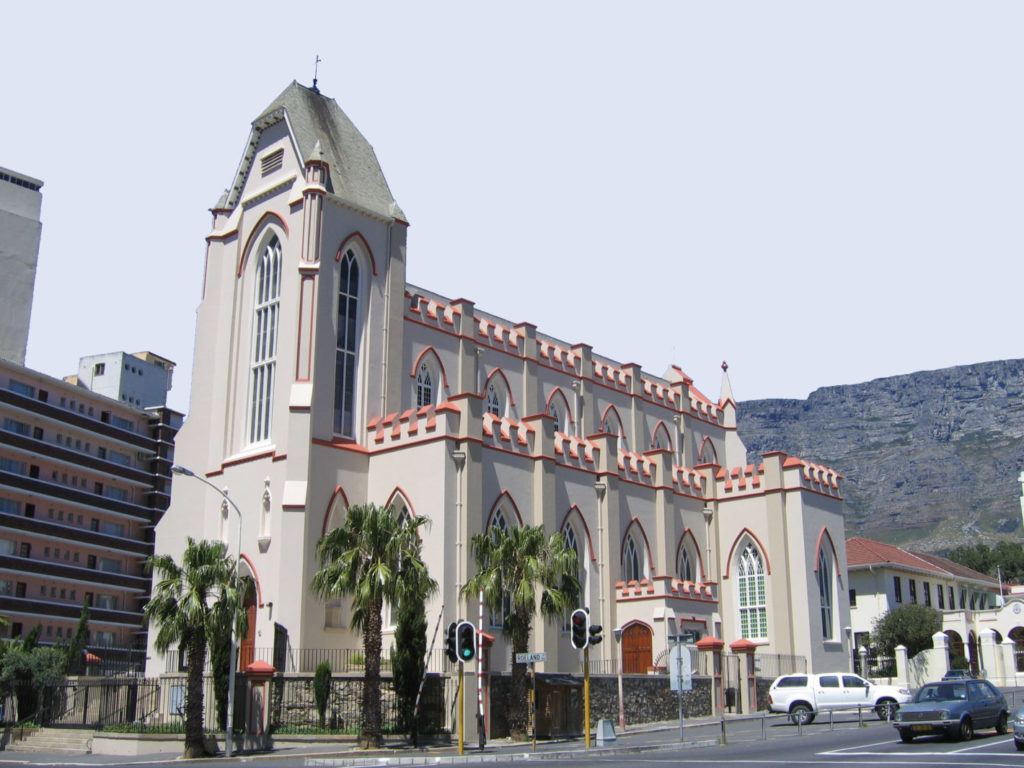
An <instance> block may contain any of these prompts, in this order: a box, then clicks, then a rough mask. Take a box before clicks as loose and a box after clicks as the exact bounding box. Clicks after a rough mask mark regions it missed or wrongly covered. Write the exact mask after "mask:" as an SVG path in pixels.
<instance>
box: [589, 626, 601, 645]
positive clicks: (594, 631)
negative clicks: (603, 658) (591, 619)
mask: <svg viewBox="0 0 1024 768" xmlns="http://www.w3.org/2000/svg"><path fill="white" fill-rule="evenodd" d="M602 640H604V637H602V636H601V625H600V624H591V625H590V644H591V645H598V644H599V643H600V642H601V641H602Z"/></svg>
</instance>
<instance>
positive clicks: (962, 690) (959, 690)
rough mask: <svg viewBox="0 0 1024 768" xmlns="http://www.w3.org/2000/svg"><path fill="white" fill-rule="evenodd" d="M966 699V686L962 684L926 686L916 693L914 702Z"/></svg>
mask: <svg viewBox="0 0 1024 768" xmlns="http://www.w3.org/2000/svg"><path fill="white" fill-rule="evenodd" d="M966 698H967V686H966V685H964V684H963V683H955V684H953V683H951V684H948V685H946V684H938V685H926V686H924V687H922V688H921V690H920V691H918V692H917V696H916V697H914V701H915V702H918V703H921V702H924V703H927V702H929V701H963V700H964V699H966Z"/></svg>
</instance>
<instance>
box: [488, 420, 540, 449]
mask: <svg viewBox="0 0 1024 768" xmlns="http://www.w3.org/2000/svg"><path fill="white" fill-rule="evenodd" d="M482 427H483V442H484V445H491V446H493V447H496V448H503V449H505V450H511V451H515V452H516V453H523V454H525V455H528V456H529V455H532V454H533V448H534V445H535V438H536V435H537V428H536V427H534V426H533V425H532V424H529V423H527V422H525V421H517V420H516V419H510V418H508V417H507V416H495V415H494V414H493V413H485V414H484V416H483V424H482Z"/></svg>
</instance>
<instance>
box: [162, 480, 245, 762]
mask: <svg viewBox="0 0 1024 768" xmlns="http://www.w3.org/2000/svg"><path fill="white" fill-rule="evenodd" d="M171 472H173V473H174V474H176V475H184V476H185V477H194V478H195V479H196V480H198V481H199V482H201V483H204V484H205V485H208V486H210V487H211V488H213V490H215V491H216V492H217V493H219V494H220V495H221V496H222V497H223V498H224V501H226V502H227V503H228V505H229V506H230V507H231V508H232V509H233V510H235V512H237V513H238V536H237V538H236V540H235V572H234V575H233V578H234V579H236V580H237V577H238V567H239V560H240V559H241V557H242V510H240V509H239V508H238V505H237V504H235V502H234V501H232V499H231V497H230V496H228V492H227V491H226V490H224V489H222V488H218V487H217V486H216V485H214V484H213V483H211V482H210V481H209V480H207V479H206V478H205V477H203V476H202V475H197V474H196V473H195V472H193V471H192V470H191V469H189V468H188V467H183V466H181V465H180V464H175V465H173V466H172V467H171ZM237 614H238V606H237V605H236V606H235V608H234V610H233V611H232V613H231V643H230V645H229V648H228V665H229V666H228V711H227V713H226V715H227V716H226V718H225V719H226V722H225V724H224V754H225V755H226V756H227V757H231V755H232V749H231V726H232V725H233V724H234V713H235V622H236V621H237V619H238V615H237Z"/></svg>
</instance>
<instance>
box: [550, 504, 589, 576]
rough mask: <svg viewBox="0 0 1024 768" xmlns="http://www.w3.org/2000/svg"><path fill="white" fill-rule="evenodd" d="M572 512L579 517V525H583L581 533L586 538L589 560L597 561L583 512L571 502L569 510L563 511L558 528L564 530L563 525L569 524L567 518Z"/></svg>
mask: <svg viewBox="0 0 1024 768" xmlns="http://www.w3.org/2000/svg"><path fill="white" fill-rule="evenodd" d="M573 514H575V515H576V517H578V518H579V521H580V525H582V526H583V535H584V536H585V537H586V539H587V547H589V549H590V562H592V563H596V562H597V554H596V553H595V552H594V540H593V538H591V536H590V526H588V525H587V521H586V520H585V519H584V518H583V514H582V513H581V512H580V508H579V507H577V506H576V505H575V504H573V505H572V506H571V507H569V511H568V512H566V513H565V517H563V518H562V524H561V525H560V526H558V530H560V531H564V530H565V527H566V526H567V525H568V524H569V520H570V519H571V518H572V516H573Z"/></svg>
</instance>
